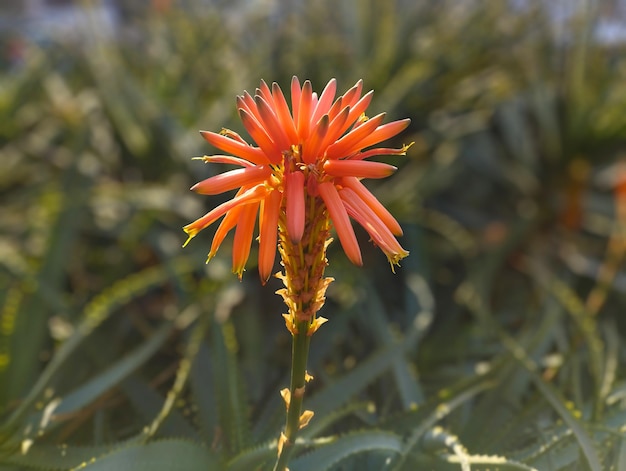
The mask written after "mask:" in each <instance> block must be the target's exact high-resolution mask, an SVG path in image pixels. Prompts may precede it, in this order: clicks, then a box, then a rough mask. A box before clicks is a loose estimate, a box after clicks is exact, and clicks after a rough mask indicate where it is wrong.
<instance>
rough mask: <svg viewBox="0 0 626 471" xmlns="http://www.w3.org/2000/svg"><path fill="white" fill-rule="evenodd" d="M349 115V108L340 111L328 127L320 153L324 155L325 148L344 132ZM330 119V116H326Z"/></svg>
mask: <svg viewBox="0 0 626 471" xmlns="http://www.w3.org/2000/svg"><path fill="white" fill-rule="evenodd" d="M349 114H350V107H349V106H348V107H346V108H344V109H342V110H341V113H339V114H338V115H337V116H335V118H334V119H333V120H332V121H331V122H330V124H329V125H328V132H327V133H326V137H325V138H324V141H323V142H322V145H321V147H320V152H323V153H324V154H325V153H326V148H327V147H328V146H329V145H331V144H332V143H334V142H335V141H336V140H337V139H338V138H339V137H340V136H341V135H342V134H343V133H344V131H345V130H346V127H345V125H346V123H347V121H348V116H349ZM328 117H329V118H330V115H329V116H328Z"/></svg>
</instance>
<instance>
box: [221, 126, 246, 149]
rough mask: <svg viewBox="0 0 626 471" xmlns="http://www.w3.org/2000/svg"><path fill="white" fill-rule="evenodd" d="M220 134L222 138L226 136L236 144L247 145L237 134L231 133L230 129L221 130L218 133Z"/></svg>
mask: <svg viewBox="0 0 626 471" xmlns="http://www.w3.org/2000/svg"><path fill="white" fill-rule="evenodd" d="M220 134H221V135H222V136H226V137H229V138H231V139H233V140H235V141H237V142H241V143H242V144H243V145H246V146H247V145H248V143H247V142H246V141H245V140H244V138H243V137H241V136H240V135H239V134H237V133H236V132H235V131H233V130H232V129H227V128H222V130H221V131H220Z"/></svg>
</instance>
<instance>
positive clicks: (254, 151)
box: [200, 131, 269, 165]
mask: <svg viewBox="0 0 626 471" xmlns="http://www.w3.org/2000/svg"><path fill="white" fill-rule="evenodd" d="M200 134H201V135H202V137H203V138H204V139H206V140H207V141H208V142H209V143H211V144H212V145H214V146H215V147H217V148H218V149H222V150H223V151H225V152H229V153H231V154H234V155H236V156H237V157H242V158H244V159H246V160H249V161H250V162H252V163H255V164H257V165H263V164H266V163H269V159H268V157H267V156H266V155H265V154H264V153H263V151H262V150H261V149H258V148H256V147H252V146H249V145H245V144H242V143H241V142H238V141H235V140H234V139H230V138H228V137H224V136H222V135H220V134H217V133H214V132H211V131H200Z"/></svg>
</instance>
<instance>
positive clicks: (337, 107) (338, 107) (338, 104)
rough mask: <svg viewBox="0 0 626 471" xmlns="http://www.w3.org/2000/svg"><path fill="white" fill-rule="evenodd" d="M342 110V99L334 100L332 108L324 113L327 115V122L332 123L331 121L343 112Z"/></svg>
mask: <svg viewBox="0 0 626 471" xmlns="http://www.w3.org/2000/svg"><path fill="white" fill-rule="evenodd" d="M344 108H345V106H343V98H341V97H339V98H337V100H335V103H333V106H331V107H330V109H329V110H328V113H326V114H327V115H328V119H329V121H331V122H332V120H333V119H335V116H337V115H338V114H339V113H340V112H341V111H343V109H344Z"/></svg>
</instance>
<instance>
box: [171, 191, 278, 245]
mask: <svg viewBox="0 0 626 471" xmlns="http://www.w3.org/2000/svg"><path fill="white" fill-rule="evenodd" d="M267 192H268V189H267V188H265V186H264V185H257V186H255V187H253V188H250V189H249V190H247V191H244V192H243V193H241V194H240V195H238V196H235V197H234V198H233V199H232V200H228V201H226V202H224V203H222V204H220V205H219V206H217V207H215V208H213V209H212V210H211V211H209V212H208V213H206V214H205V215H204V216H202V217H201V218H200V219H196V220H195V221H194V222H192V223H191V224H187V225H186V226H185V227H183V230H184V231H185V232H186V233H187V235H188V236H189V237H188V238H187V241H186V242H185V244H184V245H183V247H184V246H185V245H187V244H188V243H189V241H190V240H191V239H193V238H194V237H195V236H196V235H197V234H198V232H200V231H201V230H202V229H206V228H207V227H208V226H210V225H211V224H213V223H214V222H215V221H217V220H218V219H219V218H221V217H222V216H223V215H224V214H226V213H227V212H228V211H230V210H231V209H232V208H234V207H235V206H238V205H240V204H246V203H251V202H255V201H260V200H261V199H262V198H264V197H265V195H267Z"/></svg>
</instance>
